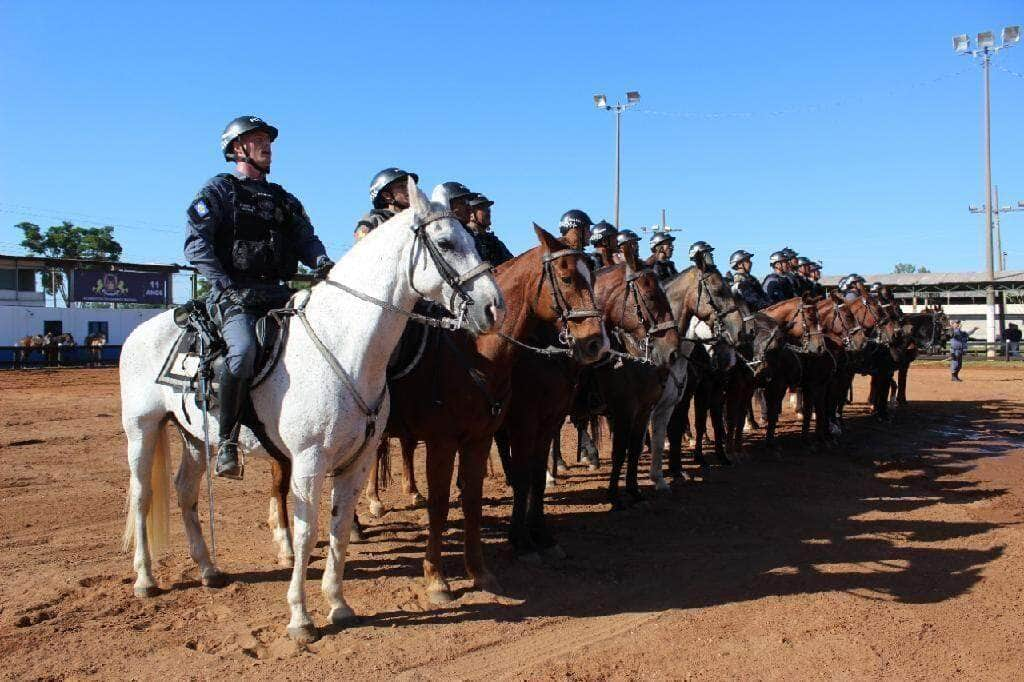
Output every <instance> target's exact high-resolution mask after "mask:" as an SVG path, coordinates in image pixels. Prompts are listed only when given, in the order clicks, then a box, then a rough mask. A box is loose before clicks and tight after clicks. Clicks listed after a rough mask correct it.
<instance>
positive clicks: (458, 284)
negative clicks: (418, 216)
mask: <svg viewBox="0 0 1024 682" xmlns="http://www.w3.org/2000/svg"><path fill="white" fill-rule="evenodd" d="M448 219H451V220H458V218H456V217H455V214H454V213H452V212H451V211H447V210H444V211H437V212H434V213H430V214H428V215H426V216H424V218H423V219H422V220H420V221H419V222H417V223H413V225H412V227H411V229H412V231H413V234H415V242H414V243H415V244H416V245H419V246H420V247H422V248H423V250H424V251H426V252H427V254H428V255H429V256H430V260H431V261H432V262H433V264H434V267H435V268H437V272H438V273H439V274H440V275H441V279H443V280H444V281H445V283H446V284H447V285H448V286H449V287H451V289H452V295H451V298H450V299H449V306H448V308H449V310H455V298H456V297H458V298H459V299H460V300H461V301H462V304H461V305H460V306H459V308H458V310H459V314H458V320H459V326H462V321H463V319H464V318H465V314H466V309H467V308H468V307H469V306H471V305H474V303H473V297H472V296H470V295H469V292H468V291H467V290H466V286H465V285H467V284H469V283H470V282H472V281H473V280H474V279H476V278H477V277H480V276H482V275H484V274H485V273H488V272H490V271H491V270H492V267H493V266H492V265H491V264H490V263H488V262H487V261H482V262H481V263H480V264H479V265H477V266H476V267H474V268H471V269H469V270H468V271H467V272H464V273H461V274H460V273H459V272H458V271H456V270H455V268H453V267H452V265H451V263H449V262H448V261H447V260H445V258H444V254H442V253H441V250H440V249H439V248H438V246H437V244H435V243H434V240H433V239H431V238H430V236H429V235H428V234H427V229H426V228H427V226H428V225H431V224H432V223H436V222H439V221H441V220H448ZM418 260H419V258H418V256H417V255H413V257H412V258H410V259H409V286H411V287H412V289H413V291H415V292H416V293H417V294H419V295H420V298H426V296H424V295H423V294H422V293H421V292H420V291H419V290H418V289H416V286H415V285H414V284H413V272H414V270H415V269H416V262H417V261H418Z"/></svg>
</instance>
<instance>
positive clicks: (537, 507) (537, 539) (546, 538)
mask: <svg viewBox="0 0 1024 682" xmlns="http://www.w3.org/2000/svg"><path fill="white" fill-rule="evenodd" d="M563 421H564V417H563V418H559V420H558V422H557V423H555V424H551V425H549V427H548V428H546V429H545V428H544V427H542V428H541V434H542V435H544V436H545V437H543V438H542V439H541V440H540V441H539V447H536V448H535V449H534V450H533V453H532V454H533V456H532V457H531V458H530V461H529V462H528V463H527V464H528V467H529V495H528V496H527V505H526V527H527V531H528V533H529V536H530V542H531V544H532V545H533V546H534V547H536V548H538V549H540V551H541V552H542V553H543V554H544V555H545V556H547V557H550V558H562V557H564V556H565V553H564V552H563V551H562V550H561V548H560V547H559V546H558V543H557V542H556V541H555V539H554V537H552V535H551V534H550V533H549V532H548V530H547V527H546V526H545V523H544V479H545V475H546V473H547V472H546V469H545V466H544V464H545V461H546V460H547V454H548V449H547V443H548V438H550V437H553V436H547V435H546V434H552V433H557V432H558V430H559V428H560V427H561V425H562V422H563Z"/></svg>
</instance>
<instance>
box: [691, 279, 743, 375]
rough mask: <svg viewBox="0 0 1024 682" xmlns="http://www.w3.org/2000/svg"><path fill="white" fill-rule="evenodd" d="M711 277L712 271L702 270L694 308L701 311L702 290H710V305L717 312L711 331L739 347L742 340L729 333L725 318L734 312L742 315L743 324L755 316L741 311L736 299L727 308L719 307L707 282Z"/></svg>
mask: <svg viewBox="0 0 1024 682" xmlns="http://www.w3.org/2000/svg"><path fill="white" fill-rule="evenodd" d="M716 272H717V271H716ZM710 277H711V273H710V272H708V273H705V272H701V276H700V279H699V280H697V305H696V307H695V308H694V310H695V311H696V312H697V313H698V314H699V313H700V298H701V292H702V291H705V290H706V291H707V292H708V296H707V298H708V305H709V306H711V310H712V312H714V314H715V317H714V320H713V321H712V322H713V325H714V326H713V327H712V328H711V331H712V332H713V333H714V335H715V336H721V337H723V338H725V340H726V341H727V342H728V343H729V344H730V345H731V346H733V347H735V348H738V347H739V344H740V340H739V339H734V338H732V334H731V333H729V330H728V329H726V328H725V322H724V320H725V318H726V317H727V316H729V315H732V314H733V313H735V314H737V315H739V316H740V320H741V322H742V324H745V323H746V322H747V321H748V320H750V319H753V316H752V315H749V316H744V315H743V313H742V312H741V311H740V309H739V306H737V305H736V301H735V300H733V303H732V306H731V307H729V308H726V309H725V310H722V309H721V308H719V307H718V304H717V303H716V302H715V297H714V296H712V295H711V287H710V286H709V285H708V283H707V280H708V279H709V278H710ZM741 357H742V356H741Z"/></svg>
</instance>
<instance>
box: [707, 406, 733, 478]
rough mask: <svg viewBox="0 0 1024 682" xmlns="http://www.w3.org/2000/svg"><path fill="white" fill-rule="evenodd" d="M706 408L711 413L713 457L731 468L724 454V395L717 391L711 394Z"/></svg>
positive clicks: (729, 460) (730, 463) (730, 462)
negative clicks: (713, 437)
mask: <svg viewBox="0 0 1024 682" xmlns="http://www.w3.org/2000/svg"><path fill="white" fill-rule="evenodd" d="M708 408H709V411H710V412H711V430H712V431H714V434H715V456H716V457H718V461H719V462H721V463H722V464H723V465H724V466H731V465H732V460H731V459H729V458H728V457H727V456H726V454H725V440H726V435H725V415H724V412H725V409H724V408H725V394H724V393H722V392H721V391H719V390H716V391H715V392H714V393H712V394H711V401H710V404H709V405H708Z"/></svg>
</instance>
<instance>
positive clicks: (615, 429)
mask: <svg viewBox="0 0 1024 682" xmlns="http://www.w3.org/2000/svg"><path fill="white" fill-rule="evenodd" d="M618 417H619V415H614V414H613V415H612V416H610V417H609V418H608V419H609V421H611V422H612V470H611V474H610V475H609V477H608V502H610V503H611V505H612V509H624V508H625V505H624V504H623V502H622V500H621V499H619V477H620V476H621V475H622V463H623V462H624V461H625V460H626V447H627V444H628V442H629V428H628V425H627V424H620V423H619V418H618Z"/></svg>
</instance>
